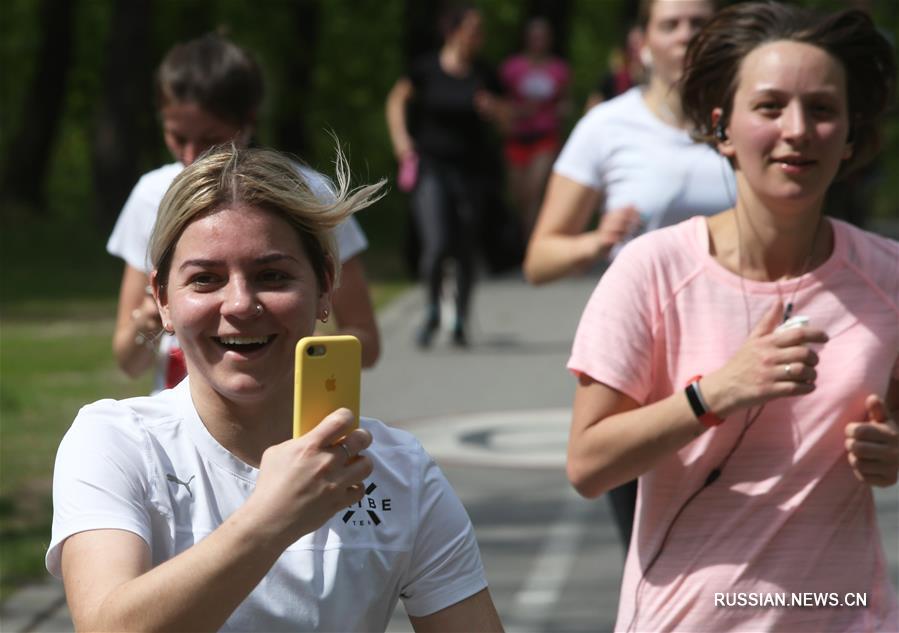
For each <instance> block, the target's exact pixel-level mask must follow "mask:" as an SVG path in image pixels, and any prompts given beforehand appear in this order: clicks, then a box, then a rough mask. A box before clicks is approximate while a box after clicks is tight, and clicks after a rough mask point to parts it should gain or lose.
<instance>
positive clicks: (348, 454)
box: [338, 442, 353, 461]
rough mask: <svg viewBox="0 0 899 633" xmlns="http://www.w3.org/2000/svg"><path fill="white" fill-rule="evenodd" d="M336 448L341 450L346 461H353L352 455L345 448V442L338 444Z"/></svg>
mask: <svg viewBox="0 0 899 633" xmlns="http://www.w3.org/2000/svg"><path fill="white" fill-rule="evenodd" d="M338 446H339V447H340V448H342V449H343V452H344V453H346V460H347V461H350V460H351V459H353V454H352V453H351V452H350V449H349V448H347V445H346V443H345V442H341V443H340V444H338Z"/></svg>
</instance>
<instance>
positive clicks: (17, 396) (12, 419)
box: [0, 300, 150, 598]
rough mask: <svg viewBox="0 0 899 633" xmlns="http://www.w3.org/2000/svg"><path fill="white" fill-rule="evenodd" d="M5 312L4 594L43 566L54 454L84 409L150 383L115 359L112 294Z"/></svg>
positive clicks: (0, 339) (0, 540)
mask: <svg viewBox="0 0 899 633" xmlns="http://www.w3.org/2000/svg"><path fill="white" fill-rule="evenodd" d="M5 312H7V315H9V314H10V313H12V314H13V315H15V316H6V315H5V316H4V319H3V321H2V324H0V428H2V441H0V598H3V597H5V596H6V595H7V594H8V593H9V592H10V591H11V590H12V589H14V588H15V587H17V586H18V585H20V584H22V583H24V582H27V581H28V580H31V579H34V578H36V577H40V576H41V575H43V573H44V571H43V556H44V552H45V551H46V548H47V544H48V543H49V540H50V521H51V517H52V506H51V502H50V487H51V482H52V476H53V460H54V456H55V454H56V447H57V446H58V444H59V441H60V439H61V438H62V435H63V434H64V433H65V431H66V429H67V428H68V427H69V425H70V424H71V422H72V420H73V419H74V417H75V414H76V413H77V411H78V409H79V408H80V407H81V406H82V405H84V404H86V403H88V402H92V401H94V400H97V399H100V398H104V397H111V398H124V397H128V396H132V395H138V394H143V393H147V392H148V391H149V388H150V380H149V378H147V379H145V380H139V381H131V380H129V379H128V378H126V377H125V376H124V375H123V374H122V373H121V372H119V370H118V368H117V367H116V365H115V361H114V360H113V357H112V351H111V348H110V341H111V338H112V330H113V325H114V321H113V319H112V318H110V316H109V315H112V314H114V313H115V306H114V303H113V302H112V301H110V300H106V301H96V302H89V301H71V302H68V301H59V302H56V303H55V304H54V305H52V306H51V307H49V308H48V309H47V312H46V313H45V315H44V316H39V315H38V308H37V306H36V305H26V306H25V308H24V309H22V310H19V309H12V310H7V311H5ZM99 314H102V315H104V317H103V318H97V316H96V315H99ZM63 317H66V318H63Z"/></svg>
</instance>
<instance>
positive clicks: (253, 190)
mask: <svg viewBox="0 0 899 633" xmlns="http://www.w3.org/2000/svg"><path fill="white" fill-rule="evenodd" d="M334 162H335V177H336V191H334V192H333V194H334V195H333V197H329V198H328V199H322V198H320V197H318V196H316V194H315V192H313V191H312V189H311V188H310V186H309V183H308V182H307V180H306V178H305V176H304V175H303V174H302V173H301V172H300V170H299V169H298V165H297V163H296V162H295V161H293V160H291V159H290V158H288V157H287V156H286V155H284V154H281V153H279V152H276V151H274V150H269V149H259V148H239V147H237V146H236V145H234V144H233V143H231V144H229V145H221V146H218V147H215V148H212V149H211V150H209V152H207V153H206V154H204V155H203V156H201V157H200V158H199V159H198V160H196V161H195V162H193V163H192V164H191V165H190V166H188V167H186V168H185V169H184V171H182V172H181V173H180V174H178V176H177V177H176V178H175V180H174V181H173V182H172V184H171V186H170V187H169V189H168V191H167V192H166V194H165V196H164V197H163V199H162V202H161V203H160V205H159V213H158V215H157V217H156V224H155V225H154V227H153V233H152V236H151V237H150V246H149V252H150V261H151V262H152V263H153V268H154V269H155V270H156V274H157V279H158V280H159V284H160V285H166V284H167V283H168V276H169V272H170V270H169V269H170V267H171V263H172V256H173V254H174V252H175V246H176V245H177V243H178V240H179V239H180V238H181V234H182V233H183V232H184V229H185V228H186V227H187V226H188V225H189V224H190V223H191V222H193V221H194V220H196V219H198V218H200V217H203V216H205V215H208V214H210V213H215V212H216V211H218V210H221V209H222V208H225V207H227V206H229V205H235V204H244V205H248V206H253V207H257V208H260V209H264V210H266V211H269V212H271V213H274V214H276V215H277V216H279V217H281V218H282V219H284V220H285V221H286V222H287V223H288V224H290V225H291V226H292V227H293V228H294V230H295V231H296V233H297V235H298V237H299V238H300V242H301V243H302V245H303V248H304V250H305V252H306V256H307V257H308V258H309V262H310V263H311V264H312V268H313V270H314V271H315V275H316V278H317V279H318V283H319V288H320V289H322V290H324V289H328V288H336V287H337V286H338V285H339V280H340V258H339V254H338V252H337V245H336V242H335V240H334V236H333V232H334V231H333V230H334V229H335V228H336V227H337V226H339V225H340V224H341V223H343V222H344V221H346V220H347V219H348V218H349V217H350V216H351V215H352V214H353V213H355V212H356V211H358V210H360V209H363V208H365V207H367V206H369V205H371V204H373V203H374V202H376V201H377V200H378V199H380V198H381V196H382V195H384V192H383V188H384V184H385V181H384V180H381V181H379V182H377V183H375V184H372V185H364V186H361V187H356V188H353V189H351V188H350V182H349V165H348V164H347V161H346V158H345V157H344V155H343V152H341V150H340V146H339V145H337V147H336V158H335V161H334Z"/></svg>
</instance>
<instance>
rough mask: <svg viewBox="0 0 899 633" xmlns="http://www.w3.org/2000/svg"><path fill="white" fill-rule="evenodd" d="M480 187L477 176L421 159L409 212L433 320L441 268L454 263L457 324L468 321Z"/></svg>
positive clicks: (480, 206) (447, 165)
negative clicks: (448, 260) (419, 246)
mask: <svg viewBox="0 0 899 633" xmlns="http://www.w3.org/2000/svg"><path fill="white" fill-rule="evenodd" d="M482 191H483V187H482V186H481V184H480V182H478V178H477V177H476V175H475V174H473V173H472V172H471V171H470V170H468V169H465V168H461V167H459V166H457V165H455V164H453V163H447V162H444V161H435V160H433V159H426V158H422V160H421V163H420V167H419V176H418V184H417V186H416V188H415V193H414V194H413V198H412V209H413V213H414V217H415V222H416V227H417V229H418V234H419V237H420V242H421V254H420V257H419V262H418V270H419V274H420V276H421V279H422V281H423V282H424V283H425V285H426V289H427V299H428V304H429V305H428V309H429V310H430V311H431V312H430V314H429V318H437V315H438V314H439V306H440V291H441V287H442V284H443V262H444V261H445V260H447V259H452V260H454V261H455V263H456V321H457V325H462V324H464V322H465V319H466V317H467V316H468V305H469V302H470V299H471V289H472V286H473V284H474V266H475V255H476V253H477V249H478V219H479V217H480V215H481V208H482V200H483V194H482Z"/></svg>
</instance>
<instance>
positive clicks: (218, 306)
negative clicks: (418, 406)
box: [47, 145, 502, 632]
mask: <svg viewBox="0 0 899 633" xmlns="http://www.w3.org/2000/svg"><path fill="white" fill-rule="evenodd" d="M347 169H348V167H347V165H346V162H345V160H344V159H343V158H342V157H339V159H338V178H337V187H336V191H335V192H334V196H333V197H332V198H331V201H330V203H329V202H325V203H322V201H321V199H320V198H318V197H316V196H315V195H313V194H312V193H311V192H310V191H309V189H308V188H307V187H305V186H304V185H305V183H306V181H305V179H304V178H303V177H302V176H301V175H300V174H298V173H297V171H296V166H295V164H294V163H292V162H291V161H290V160H289V159H287V158H286V157H284V156H282V155H280V154H278V153H276V152H273V151H270V150H262V149H240V148H237V147H235V146H233V145H232V146H230V147H224V148H222V149H220V150H217V151H215V152H213V153H211V154H208V155H205V156H204V157H201V158H200V159H199V160H197V161H196V162H194V163H193V164H191V165H190V166H189V167H187V168H185V170H184V171H183V172H182V173H181V174H179V176H178V177H177V178H176V179H175V181H174V182H173V184H172V186H171V188H170V190H169V192H168V193H167V194H166V196H165V198H164V199H163V201H162V204H161V205H160V209H159V218H158V221H157V223H156V225H155V227H154V232H153V236H152V238H151V247H150V259H151V261H152V267H153V272H152V273H151V276H150V278H151V283H152V287H153V295H154V299H155V301H156V302H157V305H158V308H159V312H160V315H161V317H162V320H163V325H164V328H165V329H166V331H169V332H177V333H178V336H179V340H180V343H181V345H182V349H183V353H184V357H185V362H186V365H187V366H188V368H189V378H187V379H186V380H184V381H182V382H181V383H180V384H179V385H178V386H176V387H175V388H174V389H167V390H164V391H162V392H160V393H158V394H155V395H152V396H145V397H140V398H132V399H128V400H123V401H113V400H101V401H99V402H95V403H94V404H91V405H88V406H86V407H84V408H83V409H82V410H81V411H80V412H79V414H78V417H77V418H76V420H75V422H74V424H73V425H72V428H71V429H70V430H69V432H68V433H67V434H66V436H65V438H64V439H63V441H62V444H61V446H60V449H59V452H58V454H57V460H56V467H55V471H54V481H53V487H54V497H53V502H54V519H53V538H52V542H51V545H50V549H49V551H48V553H47V567H48V569H49V570H50V571H51V572H52V573H53V574H55V575H57V576H60V577H61V578H62V580H63V582H64V584H65V589H66V597H67V600H68V604H69V608H70V611H71V613H72V617H73V620H74V623H75V626H76V628H77V629H78V630H92V631H93V630H123V631H124V630H129V631H130V630H192V631H195V630H226V631H253V630H255V631H281V630H304V631H305V630H309V631H313V630H314V631H379V630H384V629H385V628H386V627H387V624H388V622H389V620H390V617H391V615H392V613H393V610H394V607H395V605H396V603H397V601H398V600H400V599H401V600H402V601H403V603H404V606H405V608H406V611H407V613H408V615H409V618H410V621H411V624H412V626H413V627H414V628H415V629H416V630H420V631H423V630H428V631H474V632H477V631H499V630H501V629H502V625H501V623H500V621H499V618H498V616H497V614H496V610H495V608H494V606H493V602H492V599H491V598H490V594H489V591H488V590H487V583H486V580H485V577H484V570H483V566H482V563H481V559H480V554H479V552H478V548H477V543H476V541H475V538H474V533H473V530H472V526H471V522H470V521H469V519H468V516H467V515H466V513H465V510H464V508H463V507H462V505H461V503H460V502H459V500H458V498H457V497H456V496H455V494H454V493H453V491H452V489H451V488H450V486H449V484H448V483H447V481H446V479H445V478H444V477H443V475H442V474H441V473H440V470H439V469H438V468H437V466H436V465H435V464H434V462H433V461H432V460H431V459H430V458H429V457H428V455H427V454H426V453H425V452H424V450H423V449H422V447H421V446H420V445H419V444H418V442H417V441H415V440H414V438H412V436H411V435H409V434H408V433H406V432H404V431H398V430H394V429H390V428H388V427H386V426H385V425H384V424H382V423H381V422H378V421H377V420H372V419H368V418H363V419H362V421H361V426H360V428H355V429H354V425H353V422H354V420H355V416H354V414H353V413H352V412H350V411H349V410H348V409H338V410H336V411H335V412H333V413H331V414H329V415H327V416H326V417H325V418H324V419H323V420H322V421H321V422H320V423H319V424H318V426H316V427H315V428H314V429H312V430H311V431H309V432H308V433H306V434H305V435H304V436H302V437H300V438H294V439H291V435H292V426H293V425H292V412H293V407H294V395H293V391H294V350H295V347H296V344H297V341H298V340H299V339H300V338H302V337H304V336H308V335H310V334H312V332H313V331H314V328H315V323H316V321H318V320H324V319H326V318H327V316H328V313H329V311H330V308H331V305H332V303H331V302H332V296H333V295H332V288H333V284H334V283H335V282H336V281H337V280H338V278H339V272H340V265H339V263H338V262H337V258H336V257H335V254H336V247H335V244H334V240H333V239H332V236H331V230H332V229H333V228H334V227H335V226H338V225H339V224H340V223H341V222H343V221H345V220H346V218H348V217H350V215H351V214H352V213H354V212H355V211H357V210H359V209H361V208H363V207H365V206H368V205H369V204H371V203H373V202H374V201H375V200H376V199H377V198H378V197H379V195H380V191H381V188H382V186H383V181H382V182H381V183H378V184H376V185H371V186H366V187H361V188H358V189H355V190H352V191H351V190H350V187H349V184H348V182H347V176H346V174H347ZM321 388H322V389H324V388H325V387H324V385H322V387H321ZM304 394H305V391H304ZM303 397H307V396H305V395H304V396H303ZM98 561H101V564H98Z"/></svg>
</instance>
